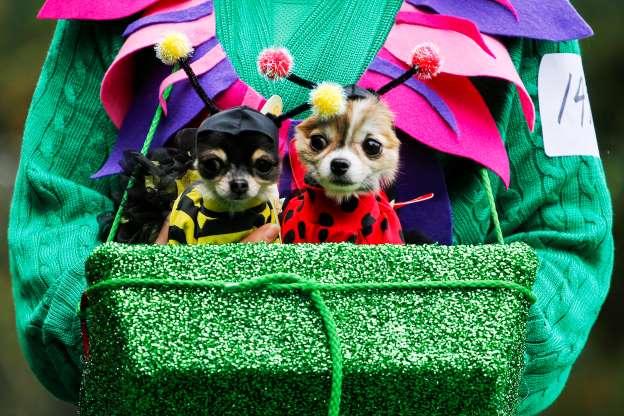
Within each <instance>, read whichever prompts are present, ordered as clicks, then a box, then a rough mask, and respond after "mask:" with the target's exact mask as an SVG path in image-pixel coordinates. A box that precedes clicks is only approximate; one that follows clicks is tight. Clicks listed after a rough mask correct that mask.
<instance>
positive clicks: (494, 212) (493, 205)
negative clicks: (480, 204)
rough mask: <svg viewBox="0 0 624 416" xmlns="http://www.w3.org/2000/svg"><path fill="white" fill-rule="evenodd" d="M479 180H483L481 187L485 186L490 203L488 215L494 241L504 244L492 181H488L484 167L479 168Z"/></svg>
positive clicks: (488, 176)
mask: <svg viewBox="0 0 624 416" xmlns="http://www.w3.org/2000/svg"><path fill="white" fill-rule="evenodd" d="M480 171H481V180H482V181H483V187H484V188H485V194H486V196H487V200H488V204H489V205H490V216H491V217H492V223H493V224H494V233H495V234H496V242H497V243H499V244H505V239H504V238H503V230H502V229H501V225H500V220H499V218H498V211H497V210H496V201H495V200H494V191H493V190H492V182H490V175H489V174H488V171H487V169H486V168H481V169H480Z"/></svg>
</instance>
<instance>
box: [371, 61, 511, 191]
mask: <svg viewBox="0 0 624 416" xmlns="http://www.w3.org/2000/svg"><path fill="white" fill-rule="evenodd" d="M388 80H389V78H387V77H385V76H384V75H381V74H379V73H376V72H373V71H367V72H366V73H365V74H364V76H363V78H362V80H361V81H360V83H359V85H360V86H362V87H365V88H374V89H376V88H379V87H380V86H381V85H383V84H385V83H386V82H388ZM427 85H428V86H429V87H430V88H431V89H433V90H434V91H435V92H436V93H437V94H438V95H439V96H440V97H442V99H443V100H444V102H445V103H446V104H447V105H448V106H449V107H450V108H451V110H452V111H453V114H454V115H455V118H456V120H457V124H458V127H459V137H457V136H456V135H455V133H454V132H453V130H451V128H450V127H449V126H448V124H447V123H445V122H444V121H443V120H442V119H441V118H440V115H439V114H438V113H437V112H436V111H435V110H433V109H432V108H431V106H430V105H429V102H428V101H427V100H426V99H424V98H423V97H422V96H420V95H419V94H414V93H413V92H412V91H411V90H410V89H409V88H408V87H406V86H400V87H397V88H395V89H394V90H392V91H390V92H388V93H387V94H386V95H384V97H383V99H384V101H385V102H386V103H387V104H388V105H389V106H390V108H391V109H392V111H393V112H394V113H395V115H396V126H397V128H399V129H401V130H403V131H404V132H406V133H407V134H408V135H410V136H412V137H413V138H414V139H416V140H418V141H419V142H421V143H423V144H425V145H426V146H429V147H431V148H433V149H436V150H439V151H441V152H444V153H448V154H451V155H456V156H460V157H465V158H468V159H472V160H474V161H475V162H477V163H479V164H481V165H483V166H485V167H486V168H488V169H490V170H492V171H493V172H494V173H496V174H497V175H498V176H500V178H501V179H502V180H503V182H504V183H505V185H506V186H509V159H508V156H507V151H506V150H505V146H504V144H503V140H502V138H501V136H500V133H499V131H498V128H497V126H496V123H495V121H494V118H493V117H492V115H491V113H490V110H489V109H488V107H487V105H486V103H485V102H484V100H483V98H482V97H481V95H480V94H479V92H478V91H477V89H476V88H475V87H474V86H473V85H472V83H471V82H470V80H469V79H467V78H465V77H458V76H453V75H446V74H442V75H440V76H438V77H437V78H436V79H434V80H432V81H429V82H428V83H427Z"/></svg>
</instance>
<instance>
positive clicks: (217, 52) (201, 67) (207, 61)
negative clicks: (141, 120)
mask: <svg viewBox="0 0 624 416" xmlns="http://www.w3.org/2000/svg"><path fill="white" fill-rule="evenodd" d="M224 59H225V51H224V50H223V48H222V47H221V45H218V44H217V45H216V46H215V47H214V48H212V49H211V50H210V51H209V52H208V53H206V54H205V55H204V56H202V57H201V58H199V59H197V60H196V61H195V62H193V63H191V68H192V69H193V72H194V73H195V75H197V76H198V77H199V76H200V75H202V74H205V73H206V72H209V71H210V70H211V69H213V68H214V67H216V66H217V65H218V64H219V63H220V62H222V61H223V60H224ZM182 80H185V81H188V77H187V75H186V73H185V72H184V71H183V70H181V69H180V70H178V71H176V72H175V73H173V74H171V75H169V76H168V77H167V78H165V80H164V81H163V82H162V83H161V84H160V88H159V90H158V99H159V102H160V106H161V107H162V108H163V111H164V113H165V115H166V114H167V102H166V101H165V99H164V98H163V94H164V93H165V90H166V89H167V87H169V86H170V85H173V84H175V83H176V82H179V81H182Z"/></svg>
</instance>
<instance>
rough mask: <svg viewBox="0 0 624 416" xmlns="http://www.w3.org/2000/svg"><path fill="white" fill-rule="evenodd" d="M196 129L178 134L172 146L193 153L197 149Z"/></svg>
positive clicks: (181, 131)
mask: <svg viewBox="0 0 624 416" xmlns="http://www.w3.org/2000/svg"><path fill="white" fill-rule="evenodd" d="M196 134H197V129H196V128H188V129H182V130H180V131H179V132H177V133H176V135H175V137H174V138H173V140H171V145H172V146H173V147H175V148H177V149H180V150H187V151H192V150H193V149H194V147H195V135H196Z"/></svg>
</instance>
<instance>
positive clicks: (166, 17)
mask: <svg viewBox="0 0 624 416" xmlns="http://www.w3.org/2000/svg"><path fill="white" fill-rule="evenodd" d="M213 10H214V8H213V5H212V1H211V0H209V1H206V2H205V3H202V4H199V5H197V6H194V7H190V8H188V9H184V10H176V11H174V12H168V13H160V14H155V15H151V16H146V17H143V18H141V19H139V20H136V21H134V22H132V23H130V25H128V27H127V28H126V30H125V31H124V33H123V36H130V35H131V34H133V33H134V32H136V31H137V30H139V29H141V28H144V27H145V26H151V25H155V24H158V23H181V22H192V21H193V20H197V19H200V18H202V17H205V16H208V15H210V14H212V12H213Z"/></svg>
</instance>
